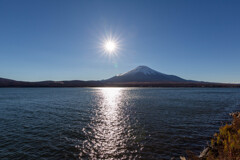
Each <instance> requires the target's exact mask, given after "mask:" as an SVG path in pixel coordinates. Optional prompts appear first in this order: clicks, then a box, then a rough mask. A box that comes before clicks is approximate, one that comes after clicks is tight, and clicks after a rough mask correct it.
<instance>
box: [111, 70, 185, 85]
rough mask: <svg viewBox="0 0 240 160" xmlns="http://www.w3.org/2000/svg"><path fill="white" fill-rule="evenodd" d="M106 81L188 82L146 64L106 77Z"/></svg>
mask: <svg viewBox="0 0 240 160" xmlns="http://www.w3.org/2000/svg"><path fill="white" fill-rule="evenodd" d="M106 81H108V82H188V80H185V79H183V78H180V77H178V76H175V75H167V74H164V73H160V72H158V71H155V70H153V69H151V68H149V67H147V66H138V67H137V68H135V69H133V70H131V71H129V72H126V73H124V74H121V75H118V76H114V77H112V78H110V79H107V80H106Z"/></svg>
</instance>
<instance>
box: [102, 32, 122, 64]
mask: <svg viewBox="0 0 240 160" xmlns="http://www.w3.org/2000/svg"><path fill="white" fill-rule="evenodd" d="M98 39H99V45H98V46H99V49H100V50H99V51H100V53H101V54H102V55H104V56H107V57H108V58H109V59H111V60H113V59H115V58H116V57H118V56H119V54H120V52H121V51H122V38H121V36H120V35H118V34H114V33H112V32H110V31H109V32H106V33H105V34H103V35H102V36H100V37H99V38H98Z"/></svg>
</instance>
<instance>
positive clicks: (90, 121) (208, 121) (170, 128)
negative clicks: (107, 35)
mask: <svg viewBox="0 0 240 160" xmlns="http://www.w3.org/2000/svg"><path fill="white" fill-rule="evenodd" d="M239 102H240V89H237V88H235V89H231V88H225V89H223V88H0V159H6V160H7V159H24V160H28V159H34V160H35V159H46V160H47V159H49V160H50V159H51V160H54V159H56V160H61V159H67V160H69V159H170V158H171V157H174V156H175V157H177V156H179V155H184V154H185V153H186V150H191V151H194V152H195V153H199V152H200V151H201V150H202V149H203V148H204V146H206V144H207V142H208V141H209V140H210V138H211V137H212V135H213V134H214V132H217V131H218V128H219V126H221V125H222V124H224V123H226V122H228V121H229V120H231V117H229V116H228V113H229V112H232V111H236V110H240V106H239Z"/></svg>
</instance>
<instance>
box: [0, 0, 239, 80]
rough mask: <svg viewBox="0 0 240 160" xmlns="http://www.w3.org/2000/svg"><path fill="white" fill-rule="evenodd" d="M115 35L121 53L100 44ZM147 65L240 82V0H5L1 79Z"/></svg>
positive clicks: (97, 74) (0, 3)
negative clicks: (110, 52) (104, 50)
mask: <svg viewBox="0 0 240 160" xmlns="http://www.w3.org/2000/svg"><path fill="white" fill-rule="evenodd" d="M109 34H112V35H113V36H115V37H118V38H119V39H120V41H121V50H119V52H118V55H117V56H112V57H110V56H107V55H104V54H103V53H102V52H101V48H100V47H99V43H100V42H101V41H102V40H103V39H104V36H106V35H109ZM139 65H147V66H149V67H151V68H153V69H155V70H157V71H160V72H162V73H166V74H175V75H177V76H180V77H182V78H186V79H193V80H203V81H215V82H234V83H236V82H238V83H240V1H237V0H224V1H223V0H188V1H186V0H144V1H140V0H135V1H134V0H131V1H130V0H121V1H120V0H119V1H117V0H109V1H107V0H96V1H91V0H85V1H81V0H28V1H26V0H21V1H20V0H0V77H3V78H10V79H16V80H27V81H39V80H73V79H79V80H100V79H106V78H109V77H112V76H114V75H116V74H119V73H124V72H126V71H128V70H131V69H133V68H135V67H137V66H139Z"/></svg>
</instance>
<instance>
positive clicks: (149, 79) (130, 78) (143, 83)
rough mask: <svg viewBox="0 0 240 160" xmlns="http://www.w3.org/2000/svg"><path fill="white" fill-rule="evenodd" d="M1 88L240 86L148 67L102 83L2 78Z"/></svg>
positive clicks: (0, 80)
mask: <svg viewBox="0 0 240 160" xmlns="http://www.w3.org/2000/svg"><path fill="white" fill-rule="evenodd" d="M0 87H240V84H228V83H211V82H200V81H192V80H186V79H183V78H180V77H178V76H175V75H168V74H164V73H161V72H158V71H155V70H153V69H151V68H149V67H147V66H138V67H137V68H135V69H133V70H131V71H129V72H126V73H124V74H120V75H118V76H114V77H112V78H109V79H106V80H102V81H81V80H71V81H40V82H26V81H15V80H11V79H6V78H0Z"/></svg>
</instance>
